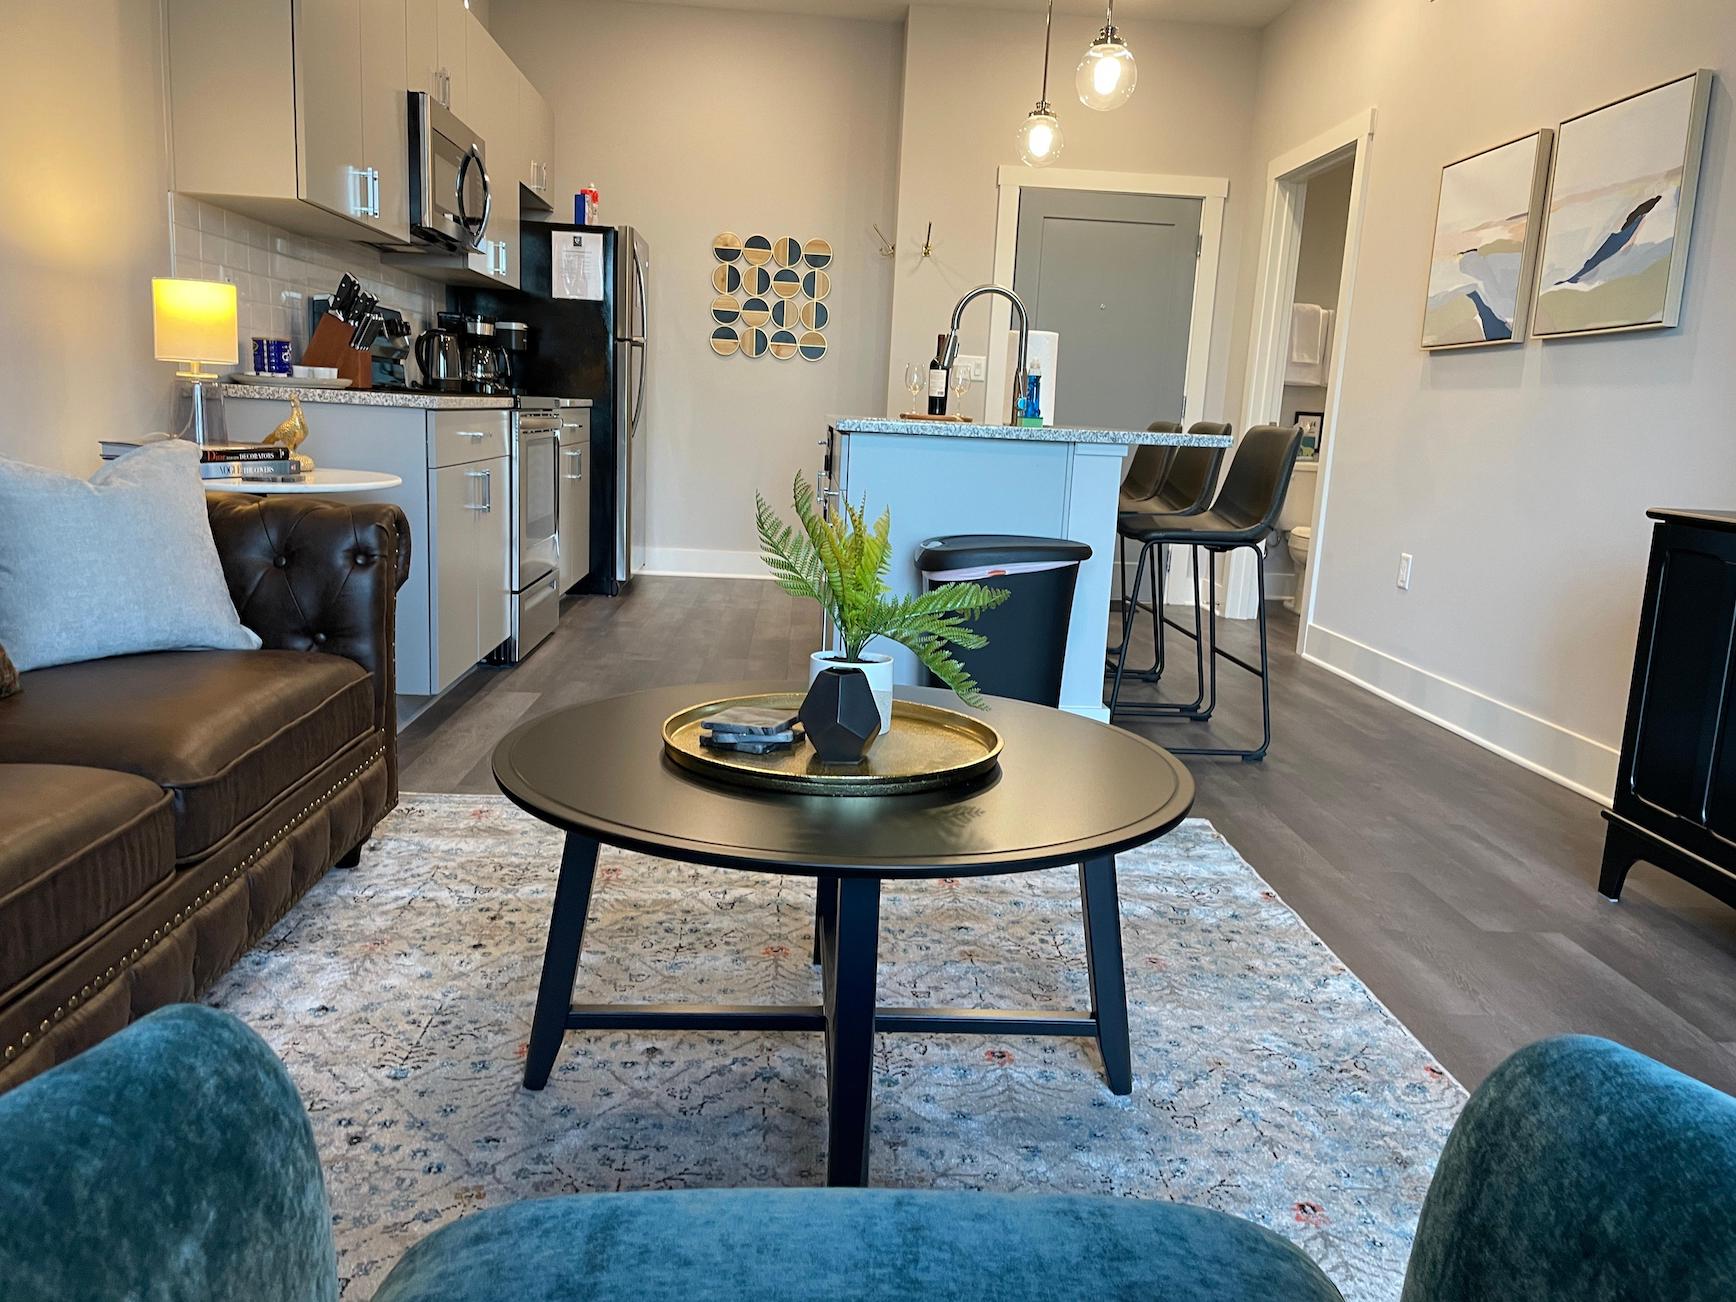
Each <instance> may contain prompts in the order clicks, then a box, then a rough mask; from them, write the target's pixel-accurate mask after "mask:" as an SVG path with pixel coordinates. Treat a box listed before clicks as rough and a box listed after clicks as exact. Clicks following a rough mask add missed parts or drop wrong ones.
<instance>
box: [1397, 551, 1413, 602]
mask: <svg viewBox="0 0 1736 1302" xmlns="http://www.w3.org/2000/svg"><path fill="white" fill-rule="evenodd" d="M1410 572H1411V554H1410V553H1409V552H1400V553H1399V554H1398V586H1399V587H1401V588H1403V589H1404V590H1405V591H1406V592H1409V591H1410Z"/></svg>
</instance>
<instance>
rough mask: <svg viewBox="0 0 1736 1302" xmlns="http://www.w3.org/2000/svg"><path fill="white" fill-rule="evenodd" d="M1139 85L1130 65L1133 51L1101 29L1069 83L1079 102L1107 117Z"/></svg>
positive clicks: (1112, 32)
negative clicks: (1073, 87) (1075, 88)
mask: <svg viewBox="0 0 1736 1302" xmlns="http://www.w3.org/2000/svg"><path fill="white" fill-rule="evenodd" d="M1138 81H1139V67H1138V65H1137V64H1135V63H1134V61H1133V51H1132V50H1130V49H1128V48H1127V42H1126V41H1123V40H1122V39H1121V37H1120V35H1119V34H1118V33H1117V32H1116V30H1115V28H1113V27H1108V26H1106V27H1104V29H1103V30H1102V31H1101V32H1099V33H1098V34H1097V41H1096V43H1095V44H1093V45H1092V46H1091V48H1090V49H1088V50H1086V51H1085V56H1084V58H1082V59H1080V60H1079V67H1078V70H1077V72H1076V73H1075V74H1074V78H1073V83H1074V85H1075V86H1076V87H1077V88H1078V91H1079V102H1080V103H1081V104H1083V105H1084V106H1085V107H1086V108H1089V109H1096V110H1097V111H1098V112H1099V113H1107V112H1108V111H1109V110H1110V109H1118V108H1120V107H1121V106H1122V105H1123V104H1125V103H1127V101H1128V100H1129V99H1130V98H1132V96H1133V87H1134V85H1135V84H1136V83H1137V82H1138Z"/></svg>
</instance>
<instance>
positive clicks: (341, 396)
mask: <svg viewBox="0 0 1736 1302" xmlns="http://www.w3.org/2000/svg"><path fill="white" fill-rule="evenodd" d="M211 389H212V391H213V392H215V393H219V394H221V395H222V396H223V397H225V398H275V399H277V400H278V401H279V402H287V401H289V399H291V398H299V399H301V401H303V402H331V403H338V404H340V405H342V406H346V407H416V408H419V409H421V410H424V411H427V410H434V411H452V410H465V409H471V408H478V407H484V408H494V409H497V410H498V409H500V408H503V407H510V406H512V399H511V398H502V397H493V396H485V395H483V394H479V393H395V392H391V391H381V390H379V389H316V388H303V387H302V386H301V385H297V384H233V383H231V384H213V385H212V386H211Z"/></svg>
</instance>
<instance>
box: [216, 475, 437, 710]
mask: <svg viewBox="0 0 1736 1302" xmlns="http://www.w3.org/2000/svg"><path fill="white" fill-rule="evenodd" d="M207 503H208V509H209V512H210V518H211V533H212V536H213V537H214V538H215V539H216V541H217V552H218V555H220V556H221V557H222V559H223V575H224V578H226V579H227V580H228V583H229V595H230V596H231V597H232V598H233V599H234V601H235V609H236V611H237V612H239V613H240V615H241V622H242V623H243V624H245V625H247V627H248V628H251V629H252V630H253V631H254V632H255V633H257V634H259V636H260V637H261V638H262V639H264V642H265V645H266V646H267V647H268V648H271V649H274V650H284V651H326V652H329V653H331V654H333V655H340V656H347V657H349V658H350V659H352V660H354V661H356V662H357V663H358V664H360V665H361V666H362V667H363V668H364V669H366V670H368V672H369V673H371V674H372V675H373V676H374V721H375V724H376V726H378V727H379V728H380V729H381V730H382V731H384V732H385V733H386V734H387V735H388V736H390V735H391V734H392V733H393V732H395V731H396V728H397V711H396V708H395V705H394V701H395V695H396V691H397V682H396V677H395V674H394V672H393V660H394V657H395V655H396V652H397V638H396V635H395V632H394V621H393V620H392V619H391V618H390V615H391V611H392V596H393V594H394V593H396V592H397V590H398V589H399V588H400V587H402V586H403V584H404V580H405V579H407V578H409V576H410V526H409V522H408V521H407V520H405V518H404V513H403V512H402V511H400V510H399V509H398V508H397V507H395V506H392V505H390V504H388V503H384V502H359V503H353V504H352V503H349V502H340V501H336V500H333V499H331V498H317V497H306V498H304V497H299V496H274V497H247V496H241V495H234V494H221V495H213V496H212V497H210V498H208V499H207ZM382 621H383V622H384V628H385V633H386V636H385V637H384V638H383V639H382V638H381V637H380V636H379V635H378V632H377V630H379V629H380V628H381V626H382Z"/></svg>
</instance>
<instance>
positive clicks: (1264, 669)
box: [1169, 543, 1272, 764]
mask: <svg viewBox="0 0 1736 1302" xmlns="http://www.w3.org/2000/svg"><path fill="white" fill-rule="evenodd" d="M1242 545H1243V546H1251V547H1253V550H1254V578H1255V582H1256V585H1257V588H1258V593H1259V610H1258V612H1257V613H1256V616H1255V618H1256V619H1257V620H1258V626H1259V633H1260V663H1259V664H1258V665H1252V664H1249V663H1248V662H1247V661H1246V660H1243V659H1242V658H1241V657H1240V656H1238V655H1236V654H1234V653H1233V652H1230V651H1225V650H1224V649H1223V648H1221V647H1220V646H1218V644H1217V605H1216V603H1215V602H1214V603H1213V606H1212V688H1211V705H1212V706H1213V707H1215V706H1216V704H1217V674H1218V671H1217V660H1218V657H1219V656H1222V657H1223V658H1224V659H1225V660H1228V661H1229V662H1230V663H1231V664H1233V665H1235V666H1237V667H1238V668H1241V669H1245V670H1247V671H1248V672H1249V673H1251V674H1253V675H1254V677H1256V678H1258V679H1259V680H1260V744H1259V745H1258V746H1256V747H1254V748H1253V749H1252V750H1242V749H1238V748H1237V747H1234V746H1171V747H1169V752H1170V754H1172V755H1219V756H1224V757H1226V758H1227V757H1230V756H1234V757H1235V758H1237V759H1239V760H1241V761H1242V762H1243V763H1245V764H1258V763H1259V762H1260V761H1261V760H1263V759H1265V758H1266V752H1267V751H1268V750H1270V749H1271V748H1272V676H1271V669H1272V661H1271V648H1270V643H1269V640H1268V635H1267V628H1266V553H1265V552H1264V551H1263V550H1261V548H1260V546H1259V544H1257V543H1253V544H1242ZM1227 550H1234V549H1227ZM1213 568H1214V570H1215V568H1216V567H1215V566H1214V567H1213ZM1210 713H1211V709H1210V708H1208V709H1207V711H1206V713H1205V714H1203V715H1201V716H1200V718H1201V719H1204V718H1208V717H1210Z"/></svg>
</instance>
